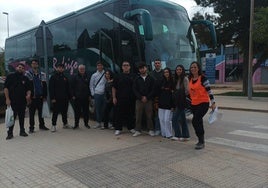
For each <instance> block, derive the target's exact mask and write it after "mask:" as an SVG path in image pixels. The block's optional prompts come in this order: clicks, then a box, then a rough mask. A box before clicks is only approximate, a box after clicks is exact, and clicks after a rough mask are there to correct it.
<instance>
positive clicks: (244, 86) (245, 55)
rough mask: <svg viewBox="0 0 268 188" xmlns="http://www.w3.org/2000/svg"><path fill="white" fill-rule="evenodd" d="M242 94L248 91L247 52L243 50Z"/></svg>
mask: <svg viewBox="0 0 268 188" xmlns="http://www.w3.org/2000/svg"><path fill="white" fill-rule="evenodd" d="M243 61H244V62H243V91H242V92H243V95H245V96H247V93H248V63H249V60H248V52H244V60H243Z"/></svg>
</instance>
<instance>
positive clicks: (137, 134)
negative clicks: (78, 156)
mask: <svg viewBox="0 0 268 188" xmlns="http://www.w3.org/2000/svg"><path fill="white" fill-rule="evenodd" d="M140 135H141V132H140V131H135V133H134V134H133V135H132V136H134V137H136V136H140Z"/></svg>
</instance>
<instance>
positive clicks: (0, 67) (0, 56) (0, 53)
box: [0, 47, 5, 76]
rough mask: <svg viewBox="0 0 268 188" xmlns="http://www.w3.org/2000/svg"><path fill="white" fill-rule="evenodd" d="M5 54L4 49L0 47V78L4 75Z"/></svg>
mask: <svg viewBox="0 0 268 188" xmlns="http://www.w3.org/2000/svg"><path fill="white" fill-rule="evenodd" d="M4 57H5V52H4V49H2V48H1V47H0V76H4V75H5V59H4Z"/></svg>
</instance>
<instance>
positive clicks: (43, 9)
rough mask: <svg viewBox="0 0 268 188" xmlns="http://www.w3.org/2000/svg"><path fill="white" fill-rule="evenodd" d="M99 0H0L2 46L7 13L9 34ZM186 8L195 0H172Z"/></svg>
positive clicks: (190, 11)
mask: <svg viewBox="0 0 268 188" xmlns="http://www.w3.org/2000/svg"><path fill="white" fill-rule="evenodd" d="M97 1H99V0H45V1H40V0H38V1H36V0H0V5H1V6H0V47H2V48H3V47H4V45H5V39H6V38H7V15H5V14H3V12H7V13H8V18H9V36H12V35H15V34H18V33H20V32H23V31H26V30H28V29H30V28H32V27H35V26H38V25H39V24H40V23H41V21H42V20H44V21H45V22H47V21H50V20H52V19H54V18H57V17H59V16H62V15H64V14H67V13H69V12H72V11H76V10H79V9H81V8H84V7H86V6H88V5H91V4H93V3H95V2H97ZM171 1H173V2H176V3H178V4H180V5H182V6H184V7H185V8H186V10H187V11H188V13H189V14H190V15H192V14H193V11H194V10H193V9H194V7H195V6H196V3H195V1H194V0H171Z"/></svg>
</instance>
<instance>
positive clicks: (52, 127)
mask: <svg viewBox="0 0 268 188" xmlns="http://www.w3.org/2000/svg"><path fill="white" fill-rule="evenodd" d="M50 130H51V132H53V133H54V132H56V126H55V125H52V126H51V129H50Z"/></svg>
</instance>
